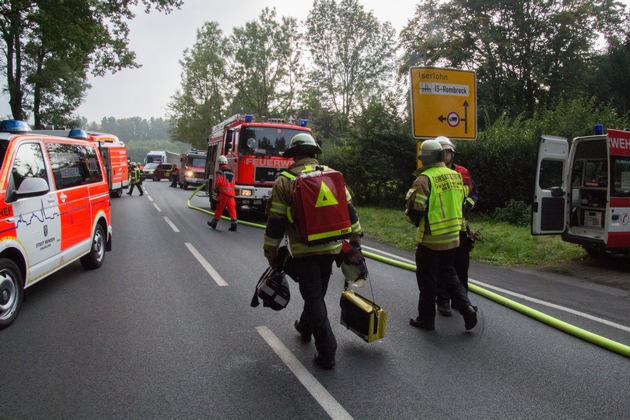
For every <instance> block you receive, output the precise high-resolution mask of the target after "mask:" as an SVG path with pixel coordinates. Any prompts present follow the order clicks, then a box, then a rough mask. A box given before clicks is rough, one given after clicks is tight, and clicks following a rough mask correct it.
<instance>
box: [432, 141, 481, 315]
mask: <svg viewBox="0 0 630 420" xmlns="http://www.w3.org/2000/svg"><path fill="white" fill-rule="evenodd" d="M435 140H437V141H438V143H440V145H441V146H442V150H444V164H445V165H446V167H447V168H449V169H452V170H454V171H456V172H459V173H460V174H461V175H462V181H464V185H466V186H467V187H468V196H467V197H466V201H464V205H463V207H462V216H463V217H464V224H463V225H462V229H461V230H460V231H459V247H457V248H456V251H455V259H454V261H453V265H454V266H455V272H457V278H458V279H459V282H460V283H461V284H462V285H463V286H464V288H465V289H466V291H468V267H469V266H470V251H471V250H472V248H473V245H474V243H473V240H472V239H471V238H469V234H470V227H469V225H468V218H469V216H470V211H471V210H472V208H473V207H474V206H475V204H476V203H477V200H478V199H479V196H478V194H477V186H476V185H475V183H474V182H473V180H472V178H471V176H470V173H469V172H468V169H466V168H465V167H463V166H461V165H457V164H455V163H454V162H453V158H454V157H455V145H454V144H453V142H451V140H450V139H449V138H448V137H446V136H439V137H436V139H435ZM436 303H437V311H438V313H439V314H440V315H442V316H451V315H452V311H451V299H450V297H449V295H448V291H447V290H446V287H445V282H443V281H442V282H438V292H437V300H436ZM456 309H457V308H456Z"/></svg>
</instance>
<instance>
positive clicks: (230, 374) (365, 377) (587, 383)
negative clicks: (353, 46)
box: [0, 181, 630, 419]
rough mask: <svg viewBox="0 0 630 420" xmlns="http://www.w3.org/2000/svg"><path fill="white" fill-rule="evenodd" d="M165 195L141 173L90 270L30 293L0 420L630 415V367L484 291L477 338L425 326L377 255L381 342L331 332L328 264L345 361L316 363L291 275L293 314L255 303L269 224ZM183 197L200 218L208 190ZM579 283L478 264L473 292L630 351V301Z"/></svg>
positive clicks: (398, 274)
mask: <svg viewBox="0 0 630 420" xmlns="http://www.w3.org/2000/svg"><path fill="white" fill-rule="evenodd" d="M168 185H169V183H168V182H166V181H162V182H151V181H147V182H145V187H146V190H147V194H145V196H144V197H139V196H138V195H137V193H136V195H134V196H132V197H129V196H127V195H124V196H123V197H122V198H120V199H113V200H112V209H113V216H112V217H113V225H114V242H113V250H112V252H110V253H108V254H107V255H106V260H105V264H104V265H103V266H102V267H101V268H100V269H98V270H94V271H85V270H83V269H82V267H81V265H80V264H79V263H76V264H72V265H71V266H69V267H67V268H65V269H63V270H61V271H59V272H58V273H55V274H54V275H53V276H52V277H50V278H49V279H47V280H45V281H42V282H41V283H39V284H37V285H35V286H33V287H32V288H30V289H29V291H28V300H27V301H26V302H25V304H24V306H23V308H22V312H21V313H20V316H19V317H18V319H17V320H16V322H15V323H14V324H13V325H12V326H11V327H9V328H7V329H5V330H2V331H0V375H1V378H2V379H1V380H0V418H11V419H13V418H20V419H24V418H46V419H56V418H60V419H61V418H63V419H68V418H204V419H205V418H222V419H258V418H260V419H263V418H265V419H267V418H274V419H275V418H277V419H285V418H300V419H311V418H312V419H319V418H326V417H332V418H365V419H382V418H393V419H417V418H439V419H442V418H444V419H446V418H488V419H498V418H501V419H504V418H516V419H521V418H522V419H531V418H536V419H538V418H553V419H596V418H597V419H600V418H616V419H621V418H628V417H629V416H630V399H629V398H628V395H630V381H628V378H630V360H629V359H628V358H627V357H624V356H622V355H620V354H618V353H615V352H613V351H610V350H607V349H604V348H601V347H599V346H596V345H594V344H592V343H590V342H586V341H584V340H581V339H579V338H576V337H574V336H572V335H570V334H567V333H565V332H562V331H559V330H557V329H555V328H552V327H551V326H549V325H546V324H544V323H541V322H539V321H537V320H536V319H534V318H531V317H529V316H526V315H524V314H522V313H520V312H517V311H514V310H512V309H510V308H508V307H506V306H504V305H501V304H499V303H496V302H494V301H492V300H489V299H487V298H484V297H482V296H480V295H477V294H472V295H471V300H472V301H473V303H475V304H476V305H478V306H479V310H480V312H479V320H480V322H479V324H478V325H477V327H476V328H475V329H474V330H472V331H471V332H466V331H465V330H464V323H463V320H462V318H461V317H460V316H459V315H455V316H453V317H451V318H443V317H439V318H438V319H437V322H436V331H434V332H424V331H419V330H417V329H414V328H412V327H410V326H409V324H408V319H409V317H410V316H413V315H415V311H416V306H417V286H416V282H415V275H414V273H413V272H410V271H408V270H404V269H401V268H398V267H395V266H392V265H388V264H384V263H381V262H378V261H373V260H370V261H368V266H369V270H370V276H371V279H372V286H373V293H374V297H375V300H376V302H378V303H379V304H381V305H382V306H383V308H385V310H387V312H388V317H389V318H388V324H387V336H386V337H385V338H384V339H383V340H380V341H378V342H374V343H369V344H368V343H365V342H363V341H362V340H361V339H360V338H358V337H357V336H355V335H354V334H353V333H351V332H350V331H348V330H346V329H345V328H344V327H343V326H341V325H340V324H339V318H340V309H339V295H340V293H341V290H342V287H343V279H342V276H341V272H340V271H339V270H335V272H334V274H333V280H332V281H331V286H330V289H329V293H328V296H327V303H328V311H329V317H330V319H331V323H332V324H333V330H334V332H335V335H336V337H337V341H338V346H339V347H338V352H337V366H336V368H335V369H334V370H333V371H322V370H320V369H318V368H317V367H316V366H315V365H314V364H313V362H312V359H313V356H314V352H315V349H314V346H313V344H312V343H302V342H300V340H299V338H298V335H297V333H296V332H295V331H294V330H293V327H292V324H293V320H295V319H296V318H297V317H298V316H299V313H300V310H301V303H302V302H301V298H300V296H299V292H298V289H297V285H296V284H295V283H291V291H292V298H291V302H290V303H289V306H288V307H287V308H286V309H284V310H282V311H280V312H274V311H272V310H270V309H268V308H263V307H262V306H260V307H258V308H252V307H250V300H251V298H252V294H253V291H254V285H255V284H256V281H257V280H258V277H259V276H260V274H261V273H262V272H263V271H264V269H265V267H266V260H265V259H264V257H263V256H262V230H261V229H259V228H256V227H252V226H247V225H245V224H242V225H240V226H239V230H238V232H228V230H227V229H228V227H229V223H228V222H227V221H221V222H220V223H219V227H218V229H217V230H216V231H212V230H210V229H209V228H208V227H207V226H206V221H207V220H208V219H209V216H208V215H206V214H204V213H201V212H199V211H194V210H191V209H189V208H188V207H187V199H188V197H189V196H190V195H191V193H192V190H188V191H184V190H181V189H173V188H169V187H168ZM191 203H192V204H193V205H195V206H199V207H205V208H208V201H207V198H200V197H194V198H193V199H192V200H191ZM241 218H243V219H245V218H247V219H249V220H253V221H254V222H258V223H260V222H264V219H261V218H259V217H256V216H254V215H245V214H242V215H241ZM365 245H366V247H369V249H370V250H374V252H377V251H376V250H377V249H378V250H381V251H382V252H387V253H389V254H395V255H398V256H399V257H400V258H406V259H412V255H409V254H408V253H402V252H400V251H397V250H395V249H391V248H389V247H384V246H381V245H378V244H375V243H369V241H366V243H365ZM379 252H380V251H379ZM622 273H623V271H622ZM586 277H587V278H584V276H581V277H580V276H574V275H571V273H567V272H566V271H563V270H558V272H541V271H536V270H528V269H521V268H519V269H505V268H499V267H493V266H487V265H480V264H473V265H472V266H471V278H472V279H473V280H472V281H471V282H472V283H473V284H475V285H476V286H478V287H483V288H485V289H487V290H491V291H493V292H494V293H497V294H499V295H501V296H504V297H506V298H509V299H510V300H513V301H515V302H518V303H522V304H523V305H528V306H529V307H531V308H533V309H536V310H538V311H541V312H544V313H546V314H548V315H550V316H552V317H555V318H558V319H560V320H562V321H564V322H567V323H569V324H571V325H575V326H576V327H579V328H581V329H584V330H587V331H590V332H592V333H594V334H597V335H600V336H602V337H605V338H608V339H610V340H614V341H615V342H618V343H622V344H624V345H626V346H628V345H630V300H629V299H628V297H629V295H630V293H629V292H628V290H627V289H624V288H622V287H617V286H616V285H614V284H606V282H601V281H600V282H596V281H591V280H589V279H588V276H586ZM360 292H362V293H364V294H366V295H367V296H368V297H370V295H371V293H370V289H369V288H366V289H361V290H360Z"/></svg>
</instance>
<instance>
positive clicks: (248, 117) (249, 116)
mask: <svg viewBox="0 0 630 420" xmlns="http://www.w3.org/2000/svg"><path fill="white" fill-rule="evenodd" d="M252 121H254V116H253V115H252V114H245V122H252Z"/></svg>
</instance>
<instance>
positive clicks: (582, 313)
mask: <svg viewBox="0 0 630 420" xmlns="http://www.w3.org/2000/svg"><path fill="white" fill-rule="evenodd" d="M468 281H470V282H472V283H474V284H477V285H479V286H481V287H485V288H486V289H494V290H496V291H498V292H501V293H505V294H507V295H511V296H515V297H518V298H520V299H523V300H526V301H529V302H534V303H537V304H539V305H542V306H547V307H549V308H554V309H558V310H560V311H564V312H568V313H571V314H573V315H577V316H581V317H583V318H586V319H590V320H591V321H595V322H599V323H600V324H604V325H608V326H609V327H613V328H617V329H619V330H622V331H626V332H630V327H627V326H625V325H621V324H617V323H615V322H611V321H608V320H606V319H602V318H598V317H596V316H593V315H589V314H586V313H584V312H580V311H576V310H574V309H570V308H567V307H564V306H560V305H556V304H554V303H549V302H545V301H544V300H540V299H536V298H532V297H529V296H525V295H522V294H520V293H516V292H512V291H509V290H506V289H502V288H500V287H496V286H492V285H491V284H486V283H483V282H480V281H478V280H474V279H471V278H469V279H468Z"/></svg>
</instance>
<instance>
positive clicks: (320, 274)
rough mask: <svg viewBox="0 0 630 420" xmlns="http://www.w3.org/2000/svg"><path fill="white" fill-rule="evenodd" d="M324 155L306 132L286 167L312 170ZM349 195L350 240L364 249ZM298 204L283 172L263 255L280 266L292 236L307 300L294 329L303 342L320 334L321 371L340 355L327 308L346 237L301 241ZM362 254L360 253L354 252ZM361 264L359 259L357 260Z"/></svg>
mask: <svg viewBox="0 0 630 420" xmlns="http://www.w3.org/2000/svg"><path fill="white" fill-rule="evenodd" d="M320 153H322V149H321V148H320V147H319V145H318V144H317V142H316V141H315V139H314V138H313V136H311V135H310V134H307V133H300V134H297V135H295V136H294V137H293V138H292V139H291V141H290V143H289V148H288V149H287V150H286V151H285V152H284V156H285V157H287V158H293V160H294V163H293V164H291V166H289V167H288V168H287V171H288V172H290V173H292V174H300V173H303V172H308V171H309V169H314V168H316V167H317V166H318V165H319V163H318V161H317V159H316V156H317V155H319V154H320ZM346 197H348V211H349V215H350V222H351V223H352V236H350V238H349V241H350V244H351V245H353V246H354V247H355V248H360V241H361V236H362V233H361V225H360V223H359V217H358V216H357V214H356V211H355V209H354V206H353V205H352V202H351V200H350V197H349V193H348V192H347V191H346ZM292 205H293V197H292V194H291V180H290V179H289V178H287V177H286V176H282V175H281V176H278V177H277V178H276V181H275V183H274V185H273V189H272V192H271V198H270V199H269V201H268V204H267V213H268V215H269V216H268V219H267V227H266V229H265V235H264V246H263V249H264V254H265V258H267V261H268V262H269V265H270V266H271V267H275V266H276V260H277V256H278V247H279V246H280V243H281V242H282V239H283V238H284V236H285V233H286V235H287V236H288V242H289V246H290V249H291V254H292V255H293V261H292V263H291V273H289V275H290V276H291V277H292V278H293V279H295V280H296V281H297V282H298V284H299V286H300V294H301V295H302V299H303V300H304V308H303V310H302V314H301V316H300V319H299V320H297V321H295V323H294V327H295V329H296V330H297V332H298V333H299V334H300V338H301V340H302V341H304V342H308V341H310V340H311V336H312V337H314V338H315V348H316V350H317V353H316V354H315V359H314V362H315V364H317V366H319V367H320V368H322V369H333V368H334V366H335V353H336V351H337V340H336V338H335V335H334V333H333V330H332V328H331V326H330V321H329V320H328V311H327V309H326V302H325V299H324V298H325V297H326V291H327V290H328V282H329V280H330V276H331V274H332V265H333V261H334V260H335V257H336V256H337V254H339V253H340V252H341V246H342V245H341V241H331V242H326V243H321V244H317V245H312V246H308V245H306V244H305V243H303V242H302V240H301V238H300V234H299V229H298V225H297V221H296V220H289V219H288V217H287V209H290V208H291V206H292ZM355 255H356V256H357V258H358V257H360V255H361V254H360V253H359V252H357V253H356V254H355ZM352 262H357V263H358V261H352Z"/></svg>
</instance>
